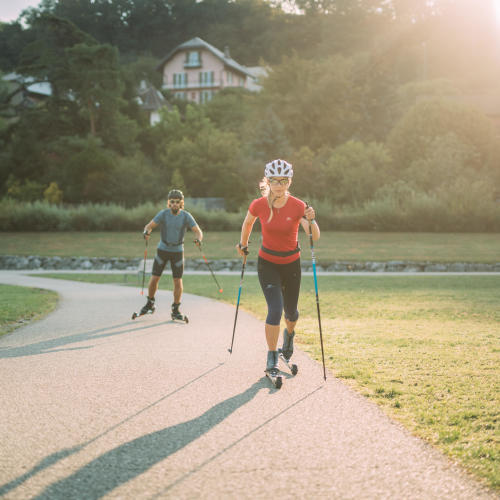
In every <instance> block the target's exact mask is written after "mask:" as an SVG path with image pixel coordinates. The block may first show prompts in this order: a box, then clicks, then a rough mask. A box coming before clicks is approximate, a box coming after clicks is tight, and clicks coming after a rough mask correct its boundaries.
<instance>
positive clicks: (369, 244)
mask: <svg viewBox="0 0 500 500" xmlns="http://www.w3.org/2000/svg"><path fill="white" fill-rule="evenodd" d="M190 236H191V235H189V234H188V235H186V245H185V248H186V258H188V259H192V258H194V259H197V258H201V254H200V252H199V250H198V249H197V248H196V247H195V245H194V244H192V243H191V240H192V238H191V237H190ZM158 238H159V231H155V232H154V233H153V236H152V239H151V240H150V243H149V249H150V253H153V252H154V249H155V248H156V245H157V243H158ZM238 241H239V233H237V232H206V234H205V240H204V247H203V251H204V253H205V255H206V257H207V258H208V259H228V258H237V255H236V252H235V250H234V246H235V245H236V243H238ZM300 241H301V245H302V248H304V250H305V252H304V258H306V259H310V253H309V250H308V248H309V242H308V239H307V237H306V235H305V233H304V232H303V231H302V230H301V231H300ZM259 246H260V233H258V232H257V231H256V232H254V234H253V235H252V238H251V244H250V251H251V254H250V258H251V259H252V258H253V259H255V258H256V254H257V249H258V248H259ZM499 248H500V234H476V233H474V234H463V233H460V234H454V233H453V234H439V233H361V232H352V233H351V232H332V231H325V232H323V233H322V237H321V240H320V242H319V243H318V244H317V245H316V248H315V253H316V258H317V259H318V261H319V262H320V263H321V262H323V263H326V262H332V261H335V260H354V261H389V260H413V261H433V262H460V261H466V262H498V261H499V260H500V252H499V251H498V249H499ZM0 255H43V256H52V255H59V256H61V257H73V256H85V257H128V258H131V257H137V258H141V257H142V256H143V255H144V240H143V238H142V234H141V232H140V231H138V232H136V233H130V232H124V233H120V232H105V233H85V232H73V233H63V232H60V233H58V232H53V233H2V237H1V238H0Z"/></svg>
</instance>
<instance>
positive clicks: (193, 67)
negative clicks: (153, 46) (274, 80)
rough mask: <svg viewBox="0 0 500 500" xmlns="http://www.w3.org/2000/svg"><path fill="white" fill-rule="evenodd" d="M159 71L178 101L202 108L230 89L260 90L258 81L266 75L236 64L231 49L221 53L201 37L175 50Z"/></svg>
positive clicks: (167, 57)
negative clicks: (194, 104)
mask: <svg viewBox="0 0 500 500" xmlns="http://www.w3.org/2000/svg"><path fill="white" fill-rule="evenodd" d="M157 69H158V70H159V71H161V73H162V76H163V88H164V89H169V90H171V91H172V92H173V95H174V96H175V97H177V98H180V99H186V100H188V101H192V102H197V103H200V104H201V103H204V102H207V101H209V100H210V99H212V97H213V96H214V94H215V93H216V92H218V91H219V90H222V89H224V88H227V87H242V88H246V89H248V90H251V91H258V90H260V86H259V85H258V77H259V76H260V74H262V72H263V71H261V70H260V68H259V69H257V68H247V67H246V66H243V65H241V64H239V63H237V62H236V61H235V60H234V59H232V58H231V56H230V54H229V48H228V47H225V49H224V52H222V51H220V50H219V49H217V48H216V47H214V46H213V45H210V44H209V43H207V42H205V41H204V40H202V39H201V38H198V37H196V38H192V39H191V40H188V41H187V42H184V43H182V44H181V45H178V46H177V47H175V49H173V50H172V51H171V52H170V53H169V54H167V55H166V56H165V57H164V58H163V60H162V61H161V63H160V64H159V65H158V67H157Z"/></svg>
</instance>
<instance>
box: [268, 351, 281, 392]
mask: <svg viewBox="0 0 500 500" xmlns="http://www.w3.org/2000/svg"><path fill="white" fill-rule="evenodd" d="M265 372H266V377H267V378H268V379H269V380H270V381H271V382H272V383H273V385H274V386H275V387H276V389H279V388H280V387H281V384H282V383H283V379H282V377H281V376H280V375H279V368H278V351H267V364H266V370H265Z"/></svg>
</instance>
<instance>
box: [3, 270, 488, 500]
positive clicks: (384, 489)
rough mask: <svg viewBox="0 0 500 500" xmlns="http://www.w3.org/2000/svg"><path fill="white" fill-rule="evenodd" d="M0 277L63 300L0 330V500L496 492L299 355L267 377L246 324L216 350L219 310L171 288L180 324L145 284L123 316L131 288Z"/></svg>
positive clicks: (254, 330)
mask: <svg viewBox="0 0 500 500" xmlns="http://www.w3.org/2000/svg"><path fill="white" fill-rule="evenodd" d="M0 282H3V283H11V284H21V285H30V286H38V287H43V288H50V289H53V290H56V291H57V292H58V293H59V294H60V295H61V297H62V298H61V302H60V304H59V307H58V308H57V310H56V311H55V312H54V313H53V314H51V315H49V316H48V317H47V318H45V319H44V320H42V321H39V322H37V323H34V324H31V325H28V326H26V327H23V328H21V329H19V330H16V331H15V332H13V333H11V334H9V335H6V336H4V337H2V338H0V497H2V498H12V499H26V498H37V499H51V500H53V499H61V500H62V499H64V500H67V499H70V498H76V499H82V498H84V499H97V498H133V499H142V498H147V499H149V498H175V499H185V498H193V499H194V498H214V499H215V498H217V499H220V498H235V499H236V498H237V499H240V498H266V499H271V498H272V499H282V498H331V499H379V498H388V499H389V498H390V499H394V498H404V499H453V500H457V499H483V498H484V499H486V498H497V497H496V496H495V495H494V494H493V493H491V492H488V491H487V490H486V489H484V488H482V487H481V486H480V485H479V484H478V483H477V482H475V481H474V480H473V479H471V478H470V477H468V476H467V475H466V474H465V473H463V472H462V471H461V470H460V469H459V468H458V467H455V466H454V465H452V464H451V463H450V462H449V461H448V460H447V459H446V458H444V457H443V456H442V455H441V454H440V453H439V452H438V451H436V450H435V449H433V448H432V447H430V446H428V445H426V444H424V443H423V442H422V441H420V440H418V439H416V438H414V437H412V436H410V435H409V434H408V433H407V432H406V431H405V430H403V429H402V428H401V427H400V426H399V425H398V424H396V423H394V422H392V421H391V420H390V419H389V418H387V417H386V416H384V414H383V413H382V412H381V411H380V410H379V409H378V408H377V407H376V406H375V405H374V404H373V403H371V402H370V401H368V400H366V399H365V398H363V397H362V396H359V395H357V394H356V393H354V392H353V391H352V390H350V389H349V388H348V387H347V386H345V385H344V384H343V383H342V382H340V381H338V380H336V379H335V378H333V377H332V376H330V378H329V379H328V380H327V382H326V383H324V382H323V378H322V368H321V366H319V365H318V364H317V363H315V362H313V361H311V360H310V359H309V358H307V357H306V356H305V355H304V354H303V353H300V352H298V353H297V354H296V356H294V357H295V362H296V363H298V364H299V369H300V372H299V374H298V375H297V377H295V378H291V377H290V378H287V379H286V380H285V383H284V386H283V388H282V389H281V390H280V391H276V390H274V389H272V388H270V385H269V382H268V380H267V379H266V378H265V377H264V374H263V364H264V361H265V345H264V339H263V332H262V325H261V323H260V322H259V321H257V320H256V319H255V318H253V317H251V316H250V315H248V314H245V313H243V312H240V315H239V318H238V327H237V331H236V339H235V346H234V352H233V354H232V355H231V356H229V354H228V352H227V348H228V347H229V344H230V341H231V333H232V326H233V319H234V308H233V307H231V306H228V305H225V304H222V303H218V302H214V301H211V300H208V299H204V298H200V297H196V296H192V295H185V297H184V301H183V310H184V311H185V312H186V313H188V314H189V317H190V323H189V324H188V325H184V324H178V323H173V322H172V321H170V315H169V309H170V302H171V295H170V294H169V293H168V292H159V295H158V299H157V302H158V311H157V313H155V314H154V315H151V316H146V317H143V318H140V319H138V320H136V321H131V320H130V319H129V318H130V315H131V313H132V311H134V310H136V309H138V308H139V307H140V306H141V305H142V302H143V300H142V298H141V297H140V296H139V295H138V292H137V289H135V288H128V287H119V286H111V285H93V284H84V283H74V282H69V281H62V280H49V279H44V278H41V277H28V276H24V275H22V274H21V273H15V272H8V271H3V272H0ZM235 295H236V291H235ZM242 303H244V292H243V296H242Z"/></svg>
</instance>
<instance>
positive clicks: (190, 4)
mask: <svg viewBox="0 0 500 500" xmlns="http://www.w3.org/2000/svg"><path fill="white" fill-rule="evenodd" d="M479 4H480V5H479ZM285 6H286V7H287V10H285V9H284V8H282V7H285ZM493 9H494V3H493V2H492V1H490V0H480V2H474V3H473V5H472V3H471V2H469V1H467V0H436V1H435V2H424V1H422V0H398V1H396V0H394V1H389V2H388V1H384V0H296V1H295V2H292V1H288V2H287V3H286V4H285V3H284V2H278V1H275V2H273V3H271V2H264V1H262V0H236V1H229V0H203V1H196V0H117V1H116V2H111V3H110V2H107V1H105V0H95V1H90V0H78V1H76V0H75V1H72V2H62V1H58V0H43V1H42V2H41V4H40V5H39V7H38V8H36V9H29V10H28V11H26V12H25V13H24V15H23V18H22V20H19V21H17V22H13V23H9V24H3V25H1V26H0V48H1V50H0V54H1V59H0V69H1V70H2V71H3V72H4V73H8V72H10V71H16V72H18V73H20V74H23V75H26V76H31V77H34V78H35V79H37V80H40V81H49V82H50V83H51V85H52V90H53V91H52V95H51V96H50V97H49V98H48V99H47V100H46V101H44V103H43V104H42V105H39V106H36V107H32V108H26V109H23V110H22V111H19V112H18V114H17V117H16V119H12V118H11V117H9V115H8V113H7V111H8V107H9V102H8V97H9V96H8V90H7V89H6V87H5V84H4V85H3V86H2V87H0V146H1V152H0V193H1V194H2V195H3V196H8V197H10V198H17V199H20V200H24V201H34V200H36V199H42V198H45V199H47V200H51V201H59V202H60V201H63V202H64V203H69V204H76V203H83V202H87V201H90V202H97V203H108V202H113V203H119V204H123V205H126V206H135V205H138V204H140V203H144V202H146V201H157V200H160V199H162V197H164V196H165V192H166V191H167V190H168V188H169V187H170V186H171V185H173V184H175V185H176V186H178V187H181V188H183V189H184V190H185V191H186V194H188V195H189V196H193V197H205V196H217V197H224V198H225V199H226V204H227V206H228V207H229V208H230V209H234V210H236V209H239V208H240V207H244V206H245V204H246V203H247V202H248V199H250V198H252V197H254V196H255V195H256V194H257V182H258V180H259V177H260V175H261V173H262V170H263V168H262V167H263V163H264V162H266V161H269V160H270V159H273V158H275V157H285V158H287V159H288V160H289V161H291V162H292V163H293V164H294V166H295V172H296V175H295V178H294V186H293V191H294V192H295V193H297V194H298V195H301V196H304V197H308V198H309V199H314V200H318V201H320V202H321V203H326V204H328V205H329V206H330V207H332V210H336V211H344V212H349V213H350V212H352V213H356V212H357V213H361V212H364V213H368V214H372V215H373V218H374V220H379V219H380V218H381V217H383V214H384V213H392V212H398V211H399V212H403V213H404V211H405V210H410V208H409V207H411V210H412V213H414V214H416V215H415V217H417V216H418V214H420V216H421V217H424V218H426V220H432V217H433V215H432V214H435V213H437V214H439V213H441V215H442V217H446V216H447V214H448V215H450V214H452V215H453V217H454V220H457V219H459V218H460V217H462V216H463V217H466V218H471V217H472V218H473V219H474V218H476V219H477V218H481V217H483V219H485V220H486V219H487V220H493V221H495V220H496V219H497V218H498V203H496V200H497V199H498V196H499V193H500V141H499V133H498V130H496V129H495V127H494V126H493V125H492V122H491V120H490V119H489V118H487V117H486V116H485V115H483V114H482V113H481V112H479V111H477V110H474V109H472V108H469V107H467V106H465V105H463V104H460V99H458V98H459V97H460V96H461V95H462V94H477V93H484V92H486V91H488V90H489V89H490V88H493V87H494V85H495V82H496V81H498V76H499V75H498V69H497V68H498V67H499V65H498V62H499V59H500V57H499V53H500V35H499V33H498V26H497V25H496V24H495V22H494V20H495V16H494V12H493ZM21 21H22V23H21ZM194 36H200V37H201V38H204V39H205V40H207V41H208V42H209V43H212V44H213V45H215V46H216V47H220V48H223V47H224V46H226V45H229V46H230V48H231V55H232V57H234V58H235V59H236V60H237V61H238V62H240V63H242V64H245V65H248V66H251V65H256V64H261V65H265V66H266V67H267V68H268V70H269V76H268V77H267V78H266V79H265V80H264V81H263V90H262V92H260V93H257V94H255V93H250V92H248V91H245V90H244V89H226V90H224V91H222V92H220V93H219V94H217V95H216V96H215V97H214V98H213V99H212V100H211V101H210V102H208V103H206V104H203V105H195V104H187V103H186V102H183V101H176V100H175V99H173V97H172V96H171V95H169V93H168V92H165V95H166V97H167V99H168V100H169V101H170V102H171V103H173V104H174V107H173V109H172V110H169V111H167V110H164V112H163V114H162V120H161V122H160V123H158V124H156V125H155V126H150V125H149V123H148V120H147V116H146V115H144V114H143V113H142V111H141V110H140V107H139V106H138V104H137V103H136V101H135V96H136V92H137V87H138V84H139V82H140V80H142V79H144V78H146V79H148V80H149V81H151V82H153V83H154V84H156V85H157V86H158V87H159V86H160V85H161V82H160V74H159V73H158V72H157V71H156V69H155V68H156V65H157V64H158V62H159V60H160V59H161V57H163V56H164V55H165V54H166V53H168V52H169V51H170V50H171V49H172V48H174V47H175V46H176V45H178V44H179V43H182V42H184V41H186V40H187V39H189V38H192V37H194ZM429 214H430V215H429ZM450 216H451V215H450ZM374 224H375V223H374ZM375 225H376V224H375ZM493 226H495V227H496V224H495V223H494V222H493V223H492V227H493ZM486 229H488V225H487V227H486Z"/></svg>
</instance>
